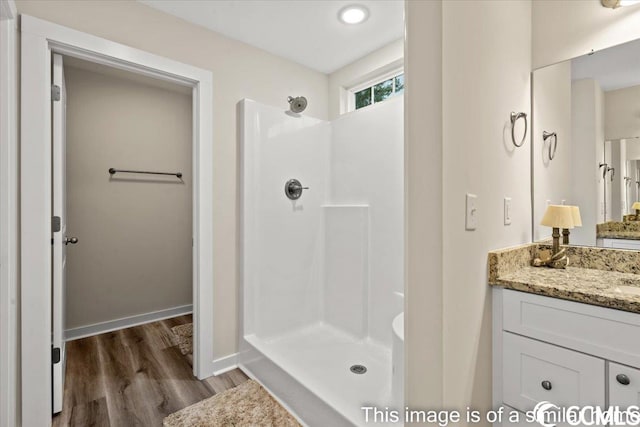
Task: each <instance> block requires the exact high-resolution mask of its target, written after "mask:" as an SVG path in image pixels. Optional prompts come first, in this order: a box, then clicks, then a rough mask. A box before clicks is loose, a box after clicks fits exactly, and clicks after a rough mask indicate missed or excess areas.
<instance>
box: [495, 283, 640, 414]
mask: <svg viewBox="0 0 640 427" xmlns="http://www.w3.org/2000/svg"><path fill="white" fill-rule="evenodd" d="M639 337H640V314H636V313H629V312H623V311H620V310H614V309H609V308H604V307H596V306H592V305H587V304H581V303H577V302H572V301H566V300H562V299H558V298H551V297H544V296H540V295H534V294H529V293H524V292H518V291H512V290H507V289H502V288H494V290H493V345H494V348H493V358H494V360H493V375H494V377H493V406H494V407H499V406H504V405H506V406H510V407H513V408H515V409H517V410H519V411H523V412H526V411H530V410H531V409H533V408H534V407H535V405H536V404H537V403H539V402H542V401H548V402H551V403H554V404H556V405H558V406H560V407H567V406H571V405H577V406H580V407H582V406H591V405H593V406H599V407H603V408H606V407H609V406H620V407H622V408H626V407H628V406H630V405H638V406H640V339H639Z"/></svg>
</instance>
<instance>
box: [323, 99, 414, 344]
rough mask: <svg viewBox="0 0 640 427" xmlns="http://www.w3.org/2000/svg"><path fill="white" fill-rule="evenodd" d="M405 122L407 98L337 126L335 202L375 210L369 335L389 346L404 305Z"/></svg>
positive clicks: (334, 128)
mask: <svg viewBox="0 0 640 427" xmlns="http://www.w3.org/2000/svg"><path fill="white" fill-rule="evenodd" d="M403 122H404V100H403V97H402V96H396V97H394V98H391V99H389V100H387V101H385V102H382V103H380V104H375V105H372V106H369V107H366V108H363V109H360V110H357V111H354V112H352V113H348V114H345V115H343V116H341V117H340V118H338V119H337V120H334V121H332V122H331V127H332V138H331V161H330V162H329V165H330V168H331V178H330V191H329V198H330V201H331V203H332V204H335V205H350V204H364V205H367V206H368V207H369V208H368V210H369V230H370V235H369V254H370V255H369V286H368V289H367V290H366V294H367V295H368V301H367V306H368V307H367V313H368V316H367V317H368V322H367V323H368V332H369V337H371V338H373V339H374V340H376V341H380V342H382V343H384V344H385V345H386V346H387V347H389V348H390V347H391V326H390V325H391V322H392V320H393V318H394V317H395V315H396V314H398V313H400V312H401V311H402V310H403V303H404V301H403V299H402V298H401V297H399V296H398V295H397V294H396V292H398V293H403V292H404V289H403V278H404V238H403V230H404V206H403V204H404V191H403V190H404V171H403V166H404V144H403V134H404V130H403ZM328 284H329V282H327V285H328ZM338 298H340V297H339V296H338ZM333 303H334V305H338V304H340V303H341V301H340V300H335V301H334V302H333ZM342 304H344V302H342Z"/></svg>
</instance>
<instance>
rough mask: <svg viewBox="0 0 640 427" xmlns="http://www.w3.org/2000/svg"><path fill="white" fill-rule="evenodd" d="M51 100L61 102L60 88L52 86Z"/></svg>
mask: <svg viewBox="0 0 640 427" xmlns="http://www.w3.org/2000/svg"><path fill="white" fill-rule="evenodd" d="M51 99H52V100H54V101H60V86H58V85H51Z"/></svg>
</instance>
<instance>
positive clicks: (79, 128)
mask: <svg viewBox="0 0 640 427" xmlns="http://www.w3.org/2000/svg"><path fill="white" fill-rule="evenodd" d="M101 71H102V73H101V72H95V71H89V70H85V69H80V68H74V67H65V81H66V87H67V209H68V211H67V212H68V213H67V235H68V236H76V237H78V238H79V243H78V244H76V245H69V246H67V292H66V310H65V311H66V327H67V329H72V328H78V327H82V326H88V325H91V324H95V323H100V322H105V321H110V320H116V319H120V318H123V317H129V316H133V315H139V314H145V313H150V312H153V311H158V310H164V309H169V308H174V307H179V306H183V305H188V304H191V299H192V284H191V277H192V271H191V270H192V267H191V224H192V221H191V211H192V209H191V195H192V193H191V192H192V182H193V176H192V174H191V130H192V129H191V128H192V119H191V105H192V103H191V94H190V93H184V90H183V91H182V92H177V91H176V90H170V89H167V88H164V87H158V86H152V85H149V84H145V83H144V82H142V81H140V79H139V78H137V79H136V80H135V81H134V80H132V79H131V78H130V77H129V78H127V77H128V76H126V75H127V74H128V73H118V75H107V74H105V72H106V70H104V68H102V69H101ZM125 76H126V77H125ZM110 167H115V168H120V169H138V170H151V171H180V172H182V173H183V178H182V180H180V179H178V178H176V177H151V176H149V175H146V176H145V175H134V174H116V175H114V176H113V177H111V175H109V173H108V169H109V168H110Z"/></svg>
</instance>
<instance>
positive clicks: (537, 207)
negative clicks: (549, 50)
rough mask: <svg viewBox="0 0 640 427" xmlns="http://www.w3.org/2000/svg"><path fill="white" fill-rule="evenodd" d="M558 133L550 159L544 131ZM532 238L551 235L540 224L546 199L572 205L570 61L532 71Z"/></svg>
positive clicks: (548, 143) (547, 228)
mask: <svg viewBox="0 0 640 427" xmlns="http://www.w3.org/2000/svg"><path fill="white" fill-rule="evenodd" d="M544 131H547V132H556V133H557V135H558V145H557V151H556V154H555V157H554V158H553V160H550V159H549V145H550V144H551V139H547V141H546V142H545V141H544V140H543V139H542V133H543V132H544ZM532 132H533V141H532V142H533V175H534V176H535V180H534V182H533V206H534V210H533V225H534V228H533V230H534V234H533V240H534V241H538V240H542V239H546V238H548V237H550V236H551V229H550V228H549V227H544V226H542V225H540V221H541V220H542V217H543V215H544V212H545V210H546V207H547V200H549V201H551V203H552V204H555V205H559V204H561V203H562V201H563V200H565V201H566V203H567V204H572V197H571V176H570V174H571V167H572V158H573V148H572V135H571V61H565V62H561V63H559V64H555V65H551V66H548V67H545V68H541V69H539V70H536V71H535V72H534V73H533V127H532Z"/></svg>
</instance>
